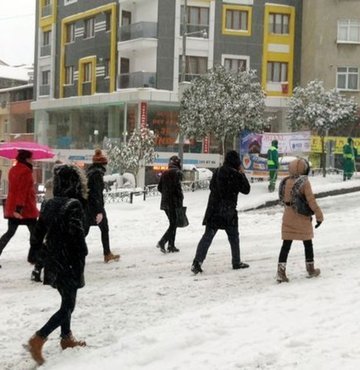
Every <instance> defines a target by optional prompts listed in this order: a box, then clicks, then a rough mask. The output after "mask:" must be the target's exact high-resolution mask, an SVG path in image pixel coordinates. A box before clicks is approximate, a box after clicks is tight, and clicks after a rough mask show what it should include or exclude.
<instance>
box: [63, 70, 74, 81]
mask: <svg viewBox="0 0 360 370" xmlns="http://www.w3.org/2000/svg"><path fill="white" fill-rule="evenodd" d="M73 84H74V67H73V66H67V67H65V85H73Z"/></svg>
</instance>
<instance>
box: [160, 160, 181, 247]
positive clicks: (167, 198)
mask: <svg viewBox="0 0 360 370" xmlns="http://www.w3.org/2000/svg"><path fill="white" fill-rule="evenodd" d="M182 178H183V174H182V172H181V161H180V158H179V157H178V156H176V155H173V156H172V157H171V158H170V159H169V165H168V169H167V170H166V171H165V172H164V173H163V174H162V175H161V177H160V181H159V184H158V190H159V192H160V193H161V203H160V209H161V210H163V211H165V213H166V216H167V218H168V220H169V227H168V229H167V230H166V231H165V233H164V235H163V236H162V237H161V239H160V240H159V241H158V243H157V245H156V247H157V248H159V249H160V251H161V252H162V253H166V252H170V253H174V252H179V249H178V248H177V247H176V246H175V238H176V229H177V223H176V209H177V208H181V207H182V206H183V200H184V194H183V191H182V188H181V180H182ZM166 243H168V248H167V251H166V248H165V245H166Z"/></svg>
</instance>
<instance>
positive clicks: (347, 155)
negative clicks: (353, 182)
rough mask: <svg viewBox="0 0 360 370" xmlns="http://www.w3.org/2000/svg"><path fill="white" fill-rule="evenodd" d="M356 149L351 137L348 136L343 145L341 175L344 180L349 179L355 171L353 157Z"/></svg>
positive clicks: (354, 157)
mask: <svg viewBox="0 0 360 370" xmlns="http://www.w3.org/2000/svg"><path fill="white" fill-rule="evenodd" d="M356 157H357V150H356V148H354V143H353V139H352V138H351V137H349V138H348V139H347V143H346V144H345V145H344V146H343V176H344V181H346V180H350V179H351V177H352V175H353V174H354V172H355V171H356V167H355V159H356Z"/></svg>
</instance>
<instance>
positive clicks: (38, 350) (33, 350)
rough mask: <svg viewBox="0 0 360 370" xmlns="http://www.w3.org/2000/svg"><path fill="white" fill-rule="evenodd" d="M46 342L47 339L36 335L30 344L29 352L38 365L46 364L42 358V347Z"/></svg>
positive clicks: (30, 340)
mask: <svg viewBox="0 0 360 370" xmlns="http://www.w3.org/2000/svg"><path fill="white" fill-rule="evenodd" d="M46 340H47V338H42V337H40V335H38V334H36V333H35V334H34V335H33V336H32V337H31V338H30V339H29V342H28V350H29V352H30V354H31V357H32V358H33V359H34V360H35V362H36V363H37V364H38V365H42V364H43V363H44V362H45V360H44V357H43V356H42V347H43V345H44V343H45V342H46Z"/></svg>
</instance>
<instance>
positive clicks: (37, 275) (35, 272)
mask: <svg viewBox="0 0 360 370" xmlns="http://www.w3.org/2000/svg"><path fill="white" fill-rule="evenodd" d="M40 275H41V271H39V270H36V269H34V270H33V271H32V272H31V280H32V281H36V282H37V283H41V277H40Z"/></svg>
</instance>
